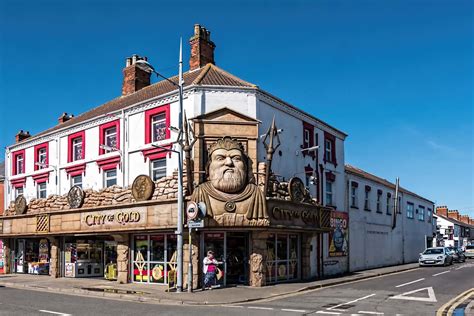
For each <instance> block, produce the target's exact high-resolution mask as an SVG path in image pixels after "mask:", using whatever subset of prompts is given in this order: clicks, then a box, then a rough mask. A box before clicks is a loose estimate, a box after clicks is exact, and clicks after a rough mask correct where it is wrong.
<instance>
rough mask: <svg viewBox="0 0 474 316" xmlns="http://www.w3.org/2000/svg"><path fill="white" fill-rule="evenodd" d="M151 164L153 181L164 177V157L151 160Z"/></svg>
mask: <svg viewBox="0 0 474 316" xmlns="http://www.w3.org/2000/svg"><path fill="white" fill-rule="evenodd" d="M150 165H151V178H152V180H153V181H156V180H158V179H161V178H163V177H166V158H161V159H156V160H152V161H151V162H150Z"/></svg>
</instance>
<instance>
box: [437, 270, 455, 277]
mask: <svg viewBox="0 0 474 316" xmlns="http://www.w3.org/2000/svg"><path fill="white" fill-rule="evenodd" d="M449 272H451V271H449V270H448V271H444V272H440V273H436V274H433V276H438V275H441V274H445V273H449Z"/></svg>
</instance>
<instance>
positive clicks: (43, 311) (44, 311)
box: [39, 309, 72, 316]
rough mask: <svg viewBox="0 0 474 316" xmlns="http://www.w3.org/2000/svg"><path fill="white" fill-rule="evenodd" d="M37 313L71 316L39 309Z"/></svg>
mask: <svg viewBox="0 0 474 316" xmlns="http://www.w3.org/2000/svg"><path fill="white" fill-rule="evenodd" d="M39 312H42V313H48V314H54V315H61V316H72V315H71V314H64V313H58V312H53V311H47V310H45V309H40V310H39Z"/></svg>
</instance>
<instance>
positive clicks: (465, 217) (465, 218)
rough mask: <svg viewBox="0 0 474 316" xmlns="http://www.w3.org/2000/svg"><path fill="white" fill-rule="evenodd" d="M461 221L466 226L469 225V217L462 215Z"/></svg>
mask: <svg viewBox="0 0 474 316" xmlns="http://www.w3.org/2000/svg"><path fill="white" fill-rule="evenodd" d="M459 221H461V222H463V223H465V224H469V215H460V216H459Z"/></svg>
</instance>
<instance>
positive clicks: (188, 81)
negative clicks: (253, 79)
mask: <svg viewBox="0 0 474 316" xmlns="http://www.w3.org/2000/svg"><path fill="white" fill-rule="evenodd" d="M169 80H170V81H171V82H174V83H176V84H177V83H178V76H174V77H171V78H169ZM183 80H184V87H187V86H193V85H195V86H200V85H203V86H204V85H206V86H207V85H209V86H231V87H247V88H257V86H256V85H254V84H252V83H249V82H247V81H244V80H242V79H240V78H237V77H236V76H234V75H232V74H230V73H228V72H227V71H225V70H222V69H221V68H219V67H217V66H215V65H213V64H207V65H206V66H204V67H202V68H200V69H199V70H195V71H188V72H186V73H184V74H183ZM170 81H168V80H162V81H159V82H157V83H154V84H152V85H149V86H148V87H145V88H143V89H141V90H138V91H137V92H134V93H132V94H129V95H126V96H120V97H118V98H116V99H113V100H111V101H109V102H107V103H104V104H102V105H100V106H98V107H96V108H93V109H92V110H89V111H87V112H85V113H82V114H81V115H78V116H75V117H73V118H71V119H70V120H68V121H66V122H64V123H62V124H58V125H56V126H54V127H52V128H49V129H47V130H45V131H42V132H40V133H38V134H36V135H33V136H32V137H31V138H27V139H25V140H24V141H29V140H31V139H32V138H33V137H39V136H42V135H45V134H48V133H50V132H54V131H56V130H59V129H63V128H65V127H69V126H73V125H75V124H78V123H81V122H84V121H87V120H89V119H92V118H94V117H98V116H101V115H106V114H109V113H111V112H116V111H119V110H122V109H124V108H127V107H128V106H131V105H133V104H136V103H138V102H142V101H146V100H148V99H151V98H153V97H157V96H160V95H163V94H166V93H169V92H172V91H176V90H177V87H176V86H175V85H174V84H172V83H171V82H170Z"/></svg>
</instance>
